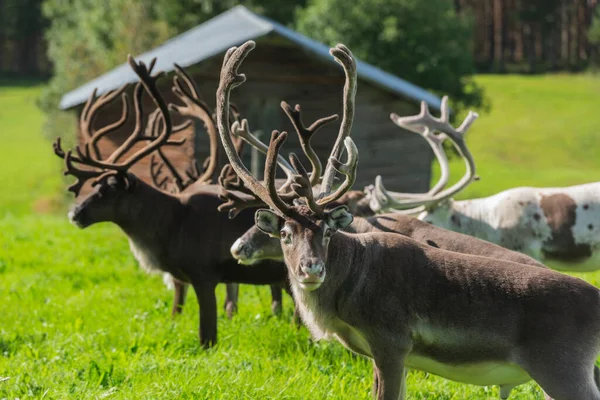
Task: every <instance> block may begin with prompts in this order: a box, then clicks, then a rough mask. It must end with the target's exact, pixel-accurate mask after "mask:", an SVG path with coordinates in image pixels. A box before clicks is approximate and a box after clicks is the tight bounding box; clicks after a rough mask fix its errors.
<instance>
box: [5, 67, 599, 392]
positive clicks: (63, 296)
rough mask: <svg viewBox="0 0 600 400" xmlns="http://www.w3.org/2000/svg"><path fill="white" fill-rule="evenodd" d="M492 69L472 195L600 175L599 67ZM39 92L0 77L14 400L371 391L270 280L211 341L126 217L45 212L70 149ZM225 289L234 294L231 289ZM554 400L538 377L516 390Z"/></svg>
mask: <svg viewBox="0 0 600 400" xmlns="http://www.w3.org/2000/svg"><path fill="white" fill-rule="evenodd" d="M479 81H480V82H481V83H482V84H483V85H484V86H485V87H486V88H487V89H488V94H489V95H490V97H491V99H492V100H493V102H494V104H493V109H492V112H491V114H489V115H482V117H481V119H480V120H479V121H478V122H477V125H476V126H474V129H473V131H472V132H471V133H470V134H469V138H468V141H469V144H470V146H471V149H472V151H473V154H474V155H475V157H476V160H477V163H478V166H479V174H480V175H481V177H482V180H481V182H478V183H475V184H473V185H472V187H471V188H469V190H468V191H467V192H466V193H465V194H464V195H463V196H475V195H481V196H483V195H489V194H492V193H495V192H497V191H499V190H502V189H505V188H508V187H512V186H516V185H536V186H552V185H557V186H558V185H568V184H575V183H582V182H589V181H593V180H598V179H599V178H600V169H599V168H598V167H600V162H599V161H598V159H597V157H596V155H595V149H596V148H598V146H597V145H598V144H599V143H598V140H599V136H598V135H597V133H596V130H595V129H596V127H599V128H600V114H598V113H597V110H596V109H595V108H596V106H595V104H596V102H597V100H596V99H597V93H598V89H599V88H600V80H599V79H596V78H592V77H587V76H575V77H570V76H552V77H512V76H509V77H496V76H484V77H480V78H479ZM39 89H40V88H39V86H35V85H33V86H31V85H25V86H23V87H10V86H0V139H1V140H0V143H1V145H0V182H1V183H2V184H1V185H0V299H2V301H1V302H0V398H9V399H13V398H21V399H24V398H46V399H62V398H111V399H132V398H140V399H141V398H143V399H171V398H183V399H188V398H189V399H191V398H194V399H195V398H198V399H218V398H222V399H244V398H246V399H266V398H273V399H322V398H344V399H368V398H369V396H370V385H371V369H370V365H369V364H368V362H366V361H365V360H363V359H360V358H357V357H354V356H352V355H351V354H350V352H348V351H347V350H345V349H344V348H343V347H342V346H340V345H339V344H337V343H313V342H312V341H311V340H310V339H309V335H308V333H307V332H306V330H305V329H304V328H302V329H300V330H297V329H295V328H294V327H292V326H291V322H290V314H291V301H290V299H289V297H286V304H285V312H284V316H283V317H281V318H275V317H272V316H271V315H270V311H269V310H270V307H269V302H270V297H269V295H268V290H267V289H266V288H256V287H251V286H243V287H242V289H241V298H240V311H239V314H238V315H237V316H236V317H235V318H234V319H233V320H231V321H229V320H227V319H226V318H225V317H224V314H223V312H221V313H220V316H219V345H218V346H217V347H216V348H214V349H211V350H208V351H204V350H201V349H200V348H199V347H198V340H197V333H196V332H197V310H198V307H197V304H196V301H195V299H194V296H193V294H189V296H188V304H187V306H186V308H185V311H184V313H183V315H182V316H181V317H179V318H176V319H175V320H172V319H171V318H170V316H169V310H170V304H171V295H170V293H169V292H168V291H167V290H166V289H165V288H164V286H163V284H162V282H161V279H160V278H159V277H156V276H148V275H146V274H145V273H143V272H141V270H140V269H139V268H138V267H137V266H136V263H135V261H134V259H133V257H132V256H131V254H130V252H129V249H128V245H127V240H126V239H125V237H124V235H123V234H122V233H121V232H120V231H119V230H118V229H116V228H115V227H114V226H112V225H107V224H101V225H98V226H94V227H91V228H89V229H86V230H83V231H82V230H78V229H76V228H74V227H72V226H71V225H69V224H68V223H67V221H66V218H65V217H64V214H63V213H60V214H59V215H56V214H39V213H37V212H34V210H44V209H46V208H45V207H43V205H44V204H45V203H47V200H44V199H54V198H56V197H57V189H58V188H59V187H60V188H61V189H62V180H61V176H60V169H61V164H60V161H58V160H55V157H54V155H53V154H52V151H51V147H50V144H49V143H48V142H47V141H46V140H45V139H43V137H42V134H41V123H42V119H41V115H40V113H39V112H38V111H37V110H36V108H35V107H34V99H35V97H36V95H37V94H38V93H39ZM454 166H457V167H459V164H456V161H455V162H454V164H453V167H454ZM459 174H460V172H459ZM58 193H60V190H59V192H58ZM58 197H59V198H60V196H58ZM40 199H42V200H40ZM40 204H41V206H40ZM580 276H582V277H583V278H584V279H586V280H588V281H590V282H592V283H594V284H596V285H598V283H599V280H600V273H590V274H585V275H580ZM218 294H219V302H222V301H223V297H224V293H223V289H222V288H220V289H219V293H218ZM408 393H409V396H410V398H411V399H434V400H441V399H445V400H448V399H473V400H474V399H493V398H496V396H497V389H496V388H480V387H475V386H469V385H462V384H458V383H454V382H450V381H446V380H443V379H441V378H437V377H434V376H427V374H424V373H420V372H412V373H411V374H410V375H409V381H408ZM541 398H542V397H541V393H540V392H539V390H538V388H537V386H536V385H535V384H528V385H523V386H521V387H520V388H518V390H517V391H516V393H515V395H514V396H513V397H511V399H521V400H525V399H527V400H529V399H541Z"/></svg>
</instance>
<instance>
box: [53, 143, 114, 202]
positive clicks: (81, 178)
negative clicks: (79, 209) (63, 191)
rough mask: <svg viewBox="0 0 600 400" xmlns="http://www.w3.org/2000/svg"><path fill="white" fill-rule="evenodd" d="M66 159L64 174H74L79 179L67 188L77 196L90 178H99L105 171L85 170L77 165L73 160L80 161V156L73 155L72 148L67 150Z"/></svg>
mask: <svg viewBox="0 0 600 400" xmlns="http://www.w3.org/2000/svg"><path fill="white" fill-rule="evenodd" d="M59 146H60V142H59ZM64 160H65V171H64V172H63V175H73V176H74V177H75V178H76V179H77V180H76V181H75V183H73V184H72V185H71V186H69V187H68V188H67V190H68V191H69V192H72V193H73V194H74V195H75V196H79V192H80V191H81V188H82V187H83V185H84V184H85V182H86V181H87V180H88V179H92V178H97V177H99V176H100V175H102V174H103V173H104V172H103V171H93V170H84V169H79V168H77V167H75V166H74V165H73V161H75V162H78V161H77V160H78V158H76V157H72V154H71V150H69V151H67V153H66V154H65V157H64Z"/></svg>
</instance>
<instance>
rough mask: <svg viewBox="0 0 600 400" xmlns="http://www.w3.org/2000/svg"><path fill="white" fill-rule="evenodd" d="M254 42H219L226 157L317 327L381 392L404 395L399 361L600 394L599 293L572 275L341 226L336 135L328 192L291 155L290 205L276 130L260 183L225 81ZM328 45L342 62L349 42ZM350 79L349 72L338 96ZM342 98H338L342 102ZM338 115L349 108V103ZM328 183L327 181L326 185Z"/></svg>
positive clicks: (582, 398)
mask: <svg viewBox="0 0 600 400" xmlns="http://www.w3.org/2000/svg"><path fill="white" fill-rule="evenodd" d="M254 46H255V44H254V42H252V41H249V42H246V43H245V44H243V45H242V46H240V47H239V48H236V47H234V48H231V49H229V51H227V53H226V55H225V59H224V62H223V67H222V71H221V79H220V84H219V88H218V90H217V122H218V128H219V134H220V137H221V141H222V142H223V145H224V147H225V151H226V154H227V156H228V158H229V160H230V162H231V165H232V167H233V168H234V170H235V171H236V173H237V174H238V176H239V177H240V179H242V180H243V182H244V184H245V185H246V186H247V187H248V188H250V189H251V190H252V191H253V192H254V194H255V195H256V196H257V197H259V198H260V199H261V200H263V201H264V203H266V204H267V205H268V206H269V208H270V209H268V210H267V209H263V210H259V211H258V212H257V213H256V216H255V218H256V223H257V225H258V226H259V227H260V228H261V229H262V230H263V231H264V232H265V233H267V234H269V235H272V236H275V237H278V238H279V239H280V241H281V247H282V249H283V255H284V259H285V263H286V266H287V269H288V274H289V279H290V283H291V285H292V290H293V293H294V297H295V299H296V301H297V303H298V306H299V308H300V312H301V316H302V318H303V320H304V322H305V323H306V324H307V325H308V326H309V329H310V330H311V332H312V334H313V335H314V336H315V337H317V338H336V339H337V340H339V341H340V342H341V343H342V344H343V345H345V346H346V347H348V348H349V349H351V350H353V351H355V352H356V353H358V354H362V355H364V356H366V357H369V358H371V359H372V360H373V365H374V370H375V375H376V385H375V394H376V397H377V398H378V399H382V400H397V399H399V398H400V399H404V398H405V372H404V371H405V368H412V369H419V370H423V371H427V372H430V373H433V374H436V375H440V376H442V377H446V378H448V379H452V380H455V381H459V382H465V383H470V384H475V385H499V386H500V394H501V397H502V398H508V396H509V393H510V391H511V389H512V388H513V387H515V386H517V385H520V384H522V383H524V382H527V381H529V380H531V379H533V380H535V381H536V382H537V383H538V384H540V386H541V387H542V388H543V390H544V391H545V392H546V395H547V398H553V399H556V400H567V399H568V400H600V389H599V388H598V385H597V381H595V378H594V377H595V376H598V369H597V368H596V367H595V365H594V363H595V360H596V356H597V354H598V351H599V350H600V318H599V317H600V292H599V291H598V289H597V288H595V287H594V286H592V285H590V284H588V283H586V282H584V281H582V280H580V279H577V278H573V277H569V276H565V275H562V274H560V273H558V272H555V271H552V270H549V269H546V268H524V267H523V265H522V264H517V263H513V262H510V261H505V260H495V259H491V258H488V257H480V256H474V255H469V254H460V253H456V252H451V251H446V250H442V249H438V248H435V247H433V246H428V245H426V244H423V243H420V242H418V241H415V240H413V239H411V238H408V237H404V236H402V235H397V234H390V233H381V232H371V233H365V234H350V233H345V232H342V231H341V230H342V229H344V228H346V227H348V226H349V225H350V224H351V223H352V220H353V217H352V215H351V214H350V213H349V212H348V210H347V208H346V207H345V206H338V207H336V208H334V209H330V210H326V206H327V205H328V204H329V203H331V202H333V201H335V200H336V199H338V198H339V197H341V196H342V195H343V193H344V192H345V191H347V190H349V188H350V187H351V185H352V183H353V181H354V179H355V176H356V167H357V163H358V151H357V149H356V147H355V145H354V142H353V141H352V139H351V138H350V137H348V135H349V134H350V130H351V125H352V124H351V121H348V123H347V124H342V127H341V128H340V135H339V137H345V139H344V141H343V143H344V145H345V147H346V150H347V152H348V160H347V161H346V162H345V163H342V162H340V161H339V159H338V154H337V153H336V150H337V149H336V148H334V149H333V151H332V157H330V159H329V161H328V164H330V165H328V168H329V167H330V168H332V169H334V170H335V171H337V172H339V173H341V174H342V175H343V176H344V181H343V182H342V184H341V185H340V186H339V187H338V188H337V189H335V190H334V191H329V190H328V191H325V192H322V193H321V194H320V195H319V196H316V197H314V196H313V191H312V187H311V186H310V184H309V183H308V174H307V173H306V171H305V169H304V167H303V166H302V165H301V164H300V162H299V161H298V159H297V158H295V157H294V156H292V157H291V161H292V164H293V166H294V167H295V170H296V172H297V176H296V178H295V179H294V182H293V184H292V188H293V189H294V191H295V193H296V195H297V196H298V198H301V199H302V201H303V204H298V205H290V204H288V203H287V202H286V201H285V200H284V199H283V198H282V197H280V196H279V195H278V193H277V190H276V189H275V185H274V179H273V178H274V169H275V159H276V156H277V154H278V152H279V149H280V148H281V146H282V145H283V142H284V141H285V139H286V137H287V134H286V133H285V132H283V133H279V132H278V131H274V132H273V135H272V137H271V142H270V145H269V154H268V157H267V162H266V165H265V177H266V179H265V183H264V185H263V184H262V183H261V182H260V181H258V180H257V179H256V178H254V177H253V176H252V174H251V173H250V172H249V171H248V169H247V168H246V167H245V166H244V165H243V163H242V162H241V160H240V158H239V157H237V155H236V153H235V151H234V149H233V145H232V141H231V138H230V136H229V131H228V129H229V127H228V124H227V123H226V121H227V120H228V107H227V105H228V103H229V97H230V92H231V90H232V89H233V88H234V87H236V86H239V85H240V84H242V83H243V82H244V81H245V76H244V75H242V74H239V73H238V72H237V71H238V68H239V66H240V65H241V63H242V61H243V60H244V58H245V57H246V56H247V54H248V53H249V52H250V51H251V50H252V49H253V48H254ZM331 54H332V55H333V56H334V57H335V59H336V60H337V61H338V62H339V63H340V64H342V65H345V66H346V70H352V69H353V68H355V66H354V59H353V57H352V54H351V53H350V51H349V50H348V49H347V48H346V47H345V46H343V45H337V46H336V47H335V48H333V49H332V50H331ZM353 90H355V88H354V87H352V83H351V82H350V83H349V82H348V80H347V81H346V85H345V86H344V93H345V95H348V94H350V95H352V92H353ZM345 104H346V103H345ZM345 115H351V113H349V114H345ZM324 187H325V188H327V185H324Z"/></svg>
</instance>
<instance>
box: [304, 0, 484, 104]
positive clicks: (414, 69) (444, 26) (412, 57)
mask: <svg viewBox="0 0 600 400" xmlns="http://www.w3.org/2000/svg"><path fill="white" fill-rule="evenodd" d="M297 28H298V30H299V31H300V32H302V33H304V34H305V35H307V36H309V37H312V38H314V39H316V40H319V41H322V42H325V43H327V44H329V45H334V44H335V43H338V42H341V43H344V44H346V45H347V46H348V47H349V48H350V49H351V50H352V51H353V52H354V54H355V55H356V56H358V57H359V58H361V59H362V60H364V61H366V62H369V63H371V64H374V65H376V66H378V67H380V68H382V69H384V70H386V71H388V72H390V73H393V74H396V75H398V76H400V77H402V78H404V79H406V80H407V81H409V82H411V83H414V84H417V85H419V86H422V87H425V88H427V89H431V90H434V91H436V92H438V93H440V94H447V95H449V96H450V98H451V99H452V100H453V101H454V102H455V104H454V105H455V108H460V107H462V106H470V107H478V106H481V105H482V102H483V93H482V90H481V87H480V86H478V85H477V84H476V83H475V82H474V81H473V80H472V74H473V73H474V67H473V60H472V56H471V49H470V46H471V41H472V34H473V33H472V21H471V19H470V18H469V17H467V16H461V15H458V14H457V13H456V12H455V10H454V5H453V2H452V1H451V0H432V1H421V0H357V1H353V2H351V3H349V2H347V1H346V0H313V1H311V2H310V3H309V5H308V7H307V8H306V9H304V10H301V11H299V13H298V20H297Z"/></svg>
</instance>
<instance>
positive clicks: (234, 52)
mask: <svg viewBox="0 0 600 400" xmlns="http://www.w3.org/2000/svg"><path fill="white" fill-rule="evenodd" d="M255 46H256V44H255V43H254V42H253V41H252V40H249V41H247V42H246V43H244V44H243V45H241V46H240V47H232V48H230V49H229V50H227V53H225V57H224V59H223V65H222V68H221V77H220V81H219V87H218V89H217V126H218V128H219V135H220V136H221V142H222V143H223V147H224V149H225V153H226V154H227V157H228V158H229V161H230V163H231V166H232V168H233V169H234V170H235V172H236V173H237V174H238V176H239V177H240V179H241V180H242V181H243V182H244V184H245V185H246V187H248V188H249V189H250V190H252V192H253V193H254V194H255V196H256V197H257V198H259V199H260V200H262V201H263V202H264V203H266V204H267V205H268V206H269V207H271V208H272V209H273V210H274V211H276V212H279V213H281V214H283V215H286V214H289V213H290V209H289V207H288V206H287V204H285V203H284V202H283V201H282V200H281V199H280V198H279V197H278V196H276V194H277V193H276V190H269V189H267V188H266V187H264V186H263V185H262V184H261V183H260V182H259V181H258V180H257V179H256V178H255V177H254V176H252V174H251V173H250V171H248V169H247V168H246V166H244V164H243V163H242V160H241V158H240V157H239V155H238V154H237V153H236V152H235V148H234V145H233V141H232V140H231V131H230V127H229V111H230V110H229V97H230V94H231V90H232V89H234V88H235V87H237V86H239V85H241V84H242V83H244V82H245V81H246V76H245V75H243V74H240V73H238V68H239V67H240V65H241V64H242V62H243V61H244V59H245V58H246V56H247V55H248V53H250V51H252V49H254V47H255ZM285 137H286V135H284V134H282V135H277V134H273V135H272V136H271V143H270V145H269V151H268V152H267V162H268V161H269V160H271V157H276V156H277V150H278V149H279V148H278V147H277V149H276V146H281V144H282V143H283V140H285ZM282 138H283V139H282ZM265 169H267V168H265ZM265 172H268V173H269V174H270V175H272V176H270V175H266V176H267V177H272V178H274V175H275V174H274V162H272V165H271V168H270V170H268V171H265ZM267 184H268V185H270V186H273V188H274V186H275V185H274V182H273V183H272V184H269V180H268V179H267ZM271 194H275V196H273V197H271Z"/></svg>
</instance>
